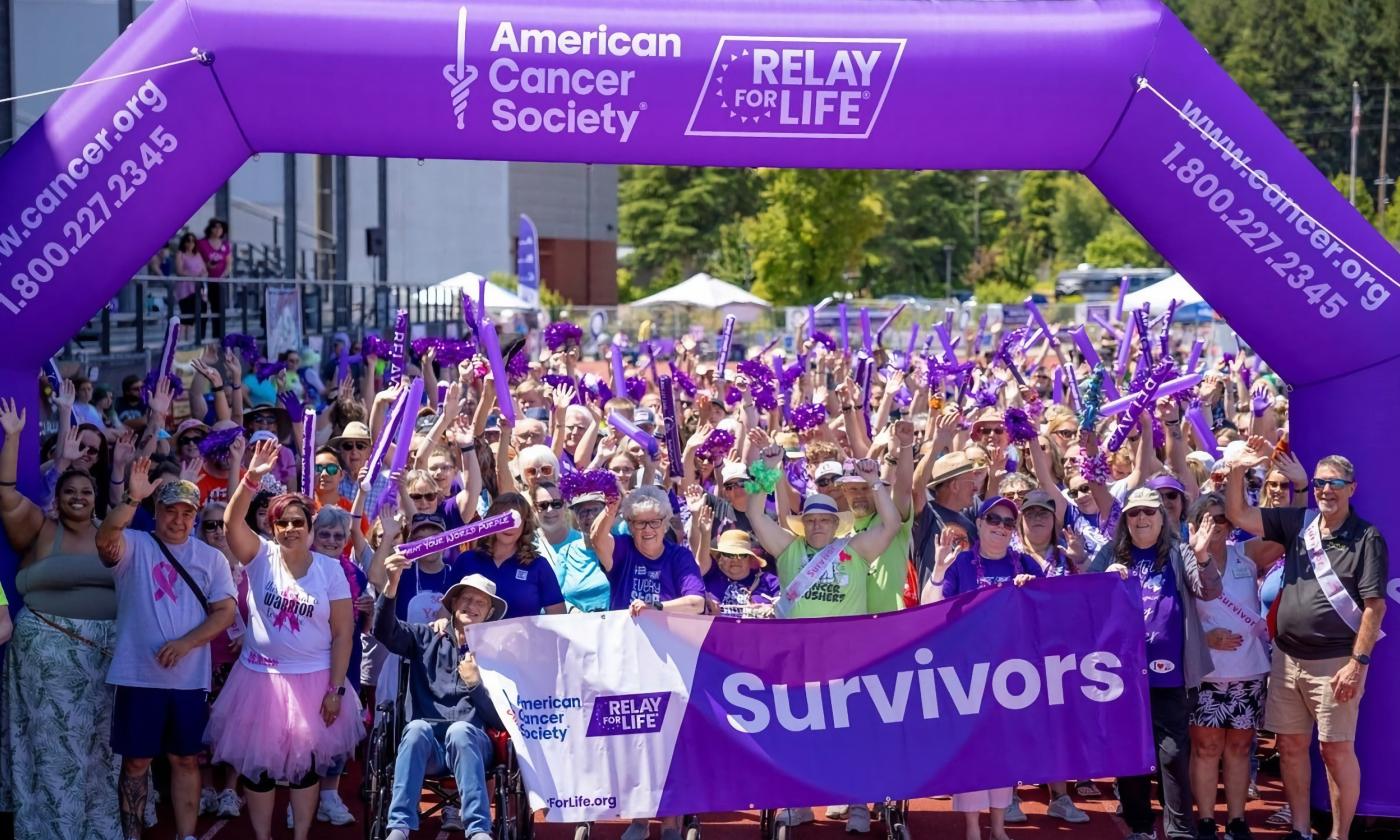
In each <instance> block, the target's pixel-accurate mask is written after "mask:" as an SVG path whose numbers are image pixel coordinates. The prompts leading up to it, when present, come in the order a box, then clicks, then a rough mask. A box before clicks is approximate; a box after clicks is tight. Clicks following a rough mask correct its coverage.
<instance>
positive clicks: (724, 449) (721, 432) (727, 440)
mask: <svg viewBox="0 0 1400 840" xmlns="http://www.w3.org/2000/svg"><path fill="white" fill-rule="evenodd" d="M733 448H734V433H733V432H731V431H729V430H728V429H715V430H714V431H713V432H710V436H709V437H707V438H705V442H704V443H702V444H700V447H699V448H698V449H696V450H695V453H696V454H697V455H706V456H710V457H713V456H716V455H718V456H721V457H724V456H727V455H728V454H729V450H731V449H733Z"/></svg>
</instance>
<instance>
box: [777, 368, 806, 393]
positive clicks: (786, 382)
mask: <svg viewBox="0 0 1400 840" xmlns="http://www.w3.org/2000/svg"><path fill="white" fill-rule="evenodd" d="M801 376H802V362H797V363H796V364H792V365H788V366H787V367H785V368H783V375H782V377H781V378H780V379H779V381H778V384H779V385H780V386H782V387H783V388H784V389H787V388H791V387H792V386H793V385H794V384H795V383H796V382H797V380H798V379H799V378H801Z"/></svg>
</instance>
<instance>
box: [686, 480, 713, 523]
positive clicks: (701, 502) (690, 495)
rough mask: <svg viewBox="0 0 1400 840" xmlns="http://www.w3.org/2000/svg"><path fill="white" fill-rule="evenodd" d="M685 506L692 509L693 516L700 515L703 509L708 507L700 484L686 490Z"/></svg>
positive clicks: (692, 485)
mask: <svg viewBox="0 0 1400 840" xmlns="http://www.w3.org/2000/svg"><path fill="white" fill-rule="evenodd" d="M685 506H686V507H688V508H690V515H691V516H695V515H696V514H697V513H699V512H700V509H701V508H704V507H708V505H706V504H705V491H704V490H703V489H701V487H700V485H699V484H698V483H697V484H691V485H690V486H689V487H687V488H685Z"/></svg>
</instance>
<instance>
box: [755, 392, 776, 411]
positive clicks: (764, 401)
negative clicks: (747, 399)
mask: <svg viewBox="0 0 1400 840" xmlns="http://www.w3.org/2000/svg"><path fill="white" fill-rule="evenodd" d="M753 405H754V408H757V409H758V410H759V411H772V410H773V409H775V408H777V407H778V397H777V395H776V394H775V393H774V391H773V389H772V388H762V389H759V388H755V389H754V392H753Z"/></svg>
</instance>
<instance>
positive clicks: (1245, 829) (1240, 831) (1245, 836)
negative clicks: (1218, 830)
mask: <svg viewBox="0 0 1400 840" xmlns="http://www.w3.org/2000/svg"><path fill="white" fill-rule="evenodd" d="M1225 840H1254V833H1253V832H1251V831H1250V830H1249V824H1248V823H1246V822H1245V821H1244V820H1242V819H1240V818H1239V817H1235V818H1234V819H1233V820H1230V822H1228V823H1226V824H1225Z"/></svg>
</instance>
